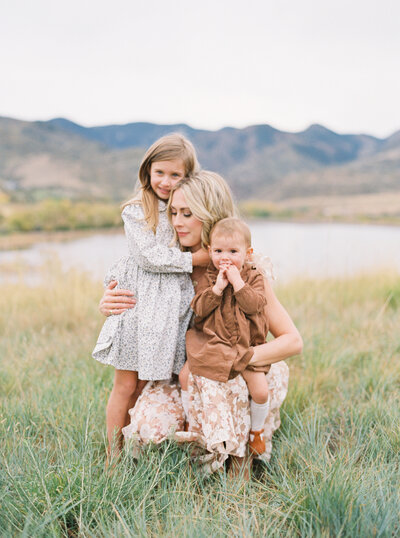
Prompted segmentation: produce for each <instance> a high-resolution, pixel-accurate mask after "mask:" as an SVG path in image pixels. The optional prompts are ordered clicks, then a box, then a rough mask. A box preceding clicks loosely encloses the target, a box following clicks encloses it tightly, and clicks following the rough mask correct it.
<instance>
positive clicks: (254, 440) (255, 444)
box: [249, 430, 265, 455]
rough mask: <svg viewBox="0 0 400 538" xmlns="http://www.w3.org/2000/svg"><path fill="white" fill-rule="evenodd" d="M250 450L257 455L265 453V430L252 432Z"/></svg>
mask: <svg viewBox="0 0 400 538" xmlns="http://www.w3.org/2000/svg"><path fill="white" fill-rule="evenodd" d="M249 450H250V453H251V454H257V455H259V454H262V453H263V452H265V439H264V430H250V440H249Z"/></svg>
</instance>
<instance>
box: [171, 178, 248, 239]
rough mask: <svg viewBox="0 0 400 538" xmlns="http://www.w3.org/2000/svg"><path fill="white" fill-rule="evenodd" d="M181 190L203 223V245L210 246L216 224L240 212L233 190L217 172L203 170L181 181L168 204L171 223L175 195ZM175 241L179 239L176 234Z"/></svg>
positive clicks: (172, 192)
mask: <svg viewBox="0 0 400 538" xmlns="http://www.w3.org/2000/svg"><path fill="white" fill-rule="evenodd" d="M178 189H181V190H182V192H183V195H184V196H185V199H186V203H187V205H188V208H189V209H190V211H191V213H193V215H194V216H195V217H196V219H198V220H200V221H201V222H202V223H203V227H202V230H201V244H202V246H203V247H204V248H207V247H208V246H209V244H210V232H211V230H212V228H213V226H214V224H215V223H216V222H218V221H219V220H221V219H224V218H226V217H236V216H237V214H238V212H237V209H236V207H235V203H234V201H233V197H232V193H231V190H230V188H229V186H228V184H227V183H226V181H225V180H224V179H223V178H222V177H221V176H220V175H218V174H216V173H215V172H209V171H207V170H202V171H201V172H198V173H197V174H194V175H193V176H191V177H188V178H185V179H181V180H180V181H179V182H178V183H177V184H176V185H175V187H174V188H173V189H172V191H171V195H170V197H169V202H168V217H169V219H170V221H171V203H172V198H173V194H174V192H175V191H177V190H178ZM174 239H175V241H177V239H178V237H177V234H176V232H175V237H174Z"/></svg>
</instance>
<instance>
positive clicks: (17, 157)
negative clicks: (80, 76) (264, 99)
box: [0, 117, 400, 201]
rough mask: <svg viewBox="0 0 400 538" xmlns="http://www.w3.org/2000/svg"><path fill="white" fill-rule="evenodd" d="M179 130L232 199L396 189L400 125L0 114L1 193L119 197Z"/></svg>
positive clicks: (399, 169) (33, 196)
mask: <svg viewBox="0 0 400 538" xmlns="http://www.w3.org/2000/svg"><path fill="white" fill-rule="evenodd" d="M169 132H180V133H183V134H184V135H185V136H187V137H188V138H189V139H190V140H191V141H192V142H193V144H194V145H195V147H196V149H197V152H198V157H199V161H200V163H201V165H202V167H203V168H206V169H209V170H214V171H216V172H219V173H220V174H222V175H223V176H224V177H225V178H226V179H227V180H228V182H229V183H230V185H231V187H232V190H233V191H234V194H235V196H236V197H237V198H238V199H239V200H250V199H253V200H254V199H257V200H271V201H280V200H287V199H290V198H297V197H312V196H324V195H358V194H365V193H378V192H395V191H397V192H398V191H400V131H397V132H396V133H394V134H393V135H392V136H390V137H388V138H385V139H380V138H376V137H373V136H370V135H365V134H345V135H343V134H338V133H335V132H333V131H331V130H329V129H327V128H325V127H323V126H322V125H311V126H310V127H309V128H308V129H306V130H304V131H301V132H298V133H290V132H284V131H279V130H278V129H275V128H273V127H271V126H269V125H253V126H250V127H246V128H243V129H237V128H232V127H224V128H223V129H220V130H217V131H207V130H201V129H194V128H192V127H190V126H188V125H185V124H176V125H158V124H153V123H129V124H126V125H105V126H100V127H84V126H82V125H78V124H77V123H74V122H71V121H69V120H67V119H64V118H56V119H52V120H49V121H34V122H28V121H21V120H16V119H13V118H6V117H0V190H1V191H3V192H4V193H6V194H8V195H9V196H10V197H11V199H15V200H20V201H27V200H37V199H41V198H44V197H51V196H56V197H69V198H73V199H74V198H79V199H102V200H107V199H108V200H115V201H121V200H123V199H125V198H126V197H129V196H130V195H131V193H132V192H133V189H134V185H135V183H136V178H137V170H138V167H139V163H140V160H141V158H142V156H143V153H144V151H145V149H146V148H147V147H148V146H149V145H150V144H151V143H152V142H154V141H155V140H156V139H157V138H159V137H160V136H162V135H164V134H167V133H169Z"/></svg>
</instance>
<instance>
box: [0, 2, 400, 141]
mask: <svg viewBox="0 0 400 538" xmlns="http://www.w3.org/2000/svg"><path fill="white" fill-rule="evenodd" d="M0 66H1V67H0V115H1V116H10V117H14V118H18V119H24V120H46V119H50V118H54V117H67V118H69V119H71V120H72V121H76V122H77V123H80V124H83V125H87V126H92V125H105V124H110V123H129V122H135V121H149V122H154V123H165V124H171V123H187V124H189V125H191V126H192V127H196V128H203V129H219V128H221V127H224V126H233V127H245V126H247V125H253V124H270V125H272V126H273V127H276V128H277V129H281V130H285V131H301V130H303V129H306V128H307V127H308V126H309V125H310V124H313V123H320V124H322V125H325V126H326V127H328V128H330V129H332V130H334V131H336V132H339V133H368V134H372V135H375V136H378V137H386V136H389V135H390V134H392V133H393V132H395V131H397V130H399V129H400V106H399V95H400V2H398V1H397V0H380V1H378V0H376V1H371V0H351V1H349V0H335V1H324V0H319V1H317V0H313V1H312V0H279V1H277V0H247V1H245V0H241V1H239V0H202V1H201V2H199V1H198V0H196V1H193V0H185V1H181V0H114V1H113V2H110V1H107V2H106V1H105V0H96V1H94V0H64V1H62V0H61V1H58V2H57V1H54V0H35V1H34V2H32V1H29V0H12V1H9V0H0Z"/></svg>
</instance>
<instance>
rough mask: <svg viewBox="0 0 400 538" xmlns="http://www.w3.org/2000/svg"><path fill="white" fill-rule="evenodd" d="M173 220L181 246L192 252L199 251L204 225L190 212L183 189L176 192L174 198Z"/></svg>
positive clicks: (172, 207) (172, 201) (172, 206)
mask: <svg viewBox="0 0 400 538" xmlns="http://www.w3.org/2000/svg"><path fill="white" fill-rule="evenodd" d="M171 220H172V226H173V227H174V228H175V230H176V233H177V234H178V238H179V242H180V244H181V245H182V246H183V247H188V248H190V250H191V251H192V252H195V251H196V250H199V248H201V230H202V228H203V223H202V222H201V220H199V219H196V217H195V216H194V215H193V213H192V212H191V211H190V209H189V207H188V205H187V203H186V199H185V196H184V195H183V191H182V189H178V190H176V191H175V192H174V194H173V196H172V200H171Z"/></svg>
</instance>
